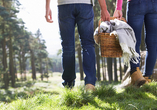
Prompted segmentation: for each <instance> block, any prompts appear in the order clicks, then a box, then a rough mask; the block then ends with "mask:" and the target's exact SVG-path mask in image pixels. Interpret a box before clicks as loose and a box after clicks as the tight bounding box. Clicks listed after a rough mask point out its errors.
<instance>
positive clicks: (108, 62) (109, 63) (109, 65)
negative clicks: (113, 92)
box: [107, 58, 113, 83]
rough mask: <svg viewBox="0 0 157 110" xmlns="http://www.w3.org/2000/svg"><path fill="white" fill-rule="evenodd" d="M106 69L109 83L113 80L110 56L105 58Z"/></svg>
mask: <svg viewBox="0 0 157 110" xmlns="http://www.w3.org/2000/svg"><path fill="white" fill-rule="evenodd" d="M107 70H108V77H109V82H110V83H111V82H112V81H113V78H112V58H107Z"/></svg>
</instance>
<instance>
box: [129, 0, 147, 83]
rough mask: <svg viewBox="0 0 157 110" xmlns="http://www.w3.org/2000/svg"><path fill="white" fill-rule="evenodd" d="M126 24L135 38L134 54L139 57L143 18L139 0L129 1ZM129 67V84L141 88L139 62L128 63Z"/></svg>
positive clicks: (143, 13)
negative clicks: (137, 54) (132, 31)
mask: <svg viewBox="0 0 157 110" xmlns="http://www.w3.org/2000/svg"><path fill="white" fill-rule="evenodd" d="M127 6H128V7H127V22H128V24H129V25H130V26H131V27H132V28H133V30H134V32H135V37H136V46H135V49H136V52H137V53H139V55H140V44H141V31H142V26H143V22H144V16H145V7H144V5H143V2H141V0H131V1H129V2H128V5H127ZM130 66H131V71H130V74H131V80H132V81H131V83H132V84H133V85H136V86H141V85H142V84H144V83H145V79H144V78H143V76H142V73H141V71H140V69H139V66H140V61H139V63H138V64H134V63H133V62H130Z"/></svg>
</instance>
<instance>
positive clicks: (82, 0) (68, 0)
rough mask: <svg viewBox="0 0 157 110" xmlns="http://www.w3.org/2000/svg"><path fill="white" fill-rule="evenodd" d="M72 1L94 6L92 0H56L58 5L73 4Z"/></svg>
mask: <svg viewBox="0 0 157 110" xmlns="http://www.w3.org/2000/svg"><path fill="white" fill-rule="evenodd" d="M74 3H85V4H93V6H94V0H58V5H64V4H74Z"/></svg>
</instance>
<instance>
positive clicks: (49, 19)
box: [45, 15, 53, 23]
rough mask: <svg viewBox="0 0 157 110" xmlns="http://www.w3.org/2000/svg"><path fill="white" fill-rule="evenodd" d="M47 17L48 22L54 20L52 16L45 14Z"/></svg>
mask: <svg viewBox="0 0 157 110" xmlns="http://www.w3.org/2000/svg"><path fill="white" fill-rule="evenodd" d="M45 19H46V21H47V22H49V23H53V21H52V16H48V15H46V16H45Z"/></svg>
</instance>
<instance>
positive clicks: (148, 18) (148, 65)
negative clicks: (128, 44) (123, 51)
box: [127, 0, 157, 76]
mask: <svg viewBox="0 0 157 110" xmlns="http://www.w3.org/2000/svg"><path fill="white" fill-rule="evenodd" d="M127 21H128V24H129V25H130V26H131V27H132V28H133V30H134V32H135V36H136V40H137V44H136V51H137V52H138V53H139V54H140V44H141V31H142V26H143V23H144V25H145V44H146V49H147V54H146V59H145V61H146V62H145V72H144V75H145V76H150V75H152V73H153V69H154V66H155V62H156V58H157V0H131V1H129V2H128V4H127ZM139 66H140V64H139V63H138V64H133V63H131V70H133V69H135V68H136V67H139Z"/></svg>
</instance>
